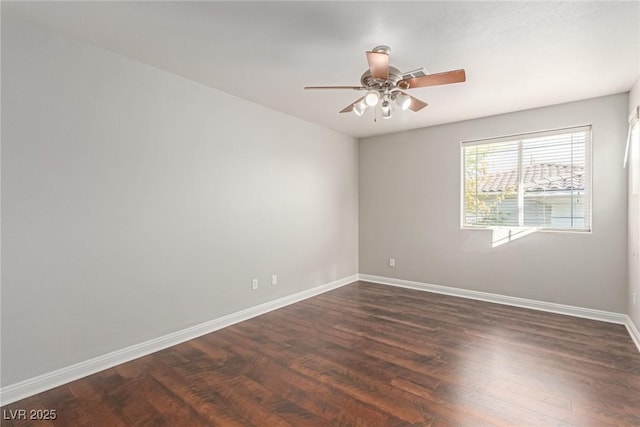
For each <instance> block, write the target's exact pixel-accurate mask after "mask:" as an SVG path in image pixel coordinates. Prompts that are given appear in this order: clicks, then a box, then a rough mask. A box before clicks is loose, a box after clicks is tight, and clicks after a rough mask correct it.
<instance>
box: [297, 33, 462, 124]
mask: <svg viewBox="0 0 640 427" xmlns="http://www.w3.org/2000/svg"><path fill="white" fill-rule="evenodd" d="M390 52H391V48H390V47H389V46H376V47H374V48H373V49H371V51H369V52H367V62H368V63H369V69H368V70H366V71H365V72H364V73H363V74H362V77H360V84H361V85H360V86H306V87H305V89H353V90H362V91H367V93H366V94H365V96H363V97H361V98H359V99H357V100H355V101H354V102H352V103H351V104H349V105H347V106H346V107H345V108H343V109H342V110H340V112H341V113H348V112H350V111H353V112H354V113H355V114H356V115H357V116H362V115H363V114H364V112H365V110H366V109H367V108H369V107H375V106H377V105H378V104H380V109H381V111H382V117H383V118H385V119H388V118H389V117H391V115H392V107H391V105H392V102H395V104H396V105H397V106H398V107H399V108H400V109H401V110H403V111H406V110H412V111H420V110H421V109H423V108H424V107H426V106H427V105H429V104H427V103H426V102H423V101H420V100H419V99H417V98H414V97H413V96H410V95H408V94H407V93H405V92H404V91H405V90H407V89H415V88H419V87H427V86H438V85H446V84H450V83H461V82H464V81H465V80H466V75H465V72H464V70H463V69H460V70H453V71H445V72H443V73H437V74H427V72H426V70H424V68H419V69H417V70H414V71H411V72H408V73H401V72H400V71H399V70H398V69H397V68H396V67H393V66H391V65H389V53H390Z"/></svg>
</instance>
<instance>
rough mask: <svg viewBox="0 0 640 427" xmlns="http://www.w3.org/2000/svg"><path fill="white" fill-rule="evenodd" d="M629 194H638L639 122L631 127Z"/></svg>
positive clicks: (639, 191)
mask: <svg viewBox="0 0 640 427" xmlns="http://www.w3.org/2000/svg"><path fill="white" fill-rule="evenodd" d="M630 141H631V147H630V149H631V194H640V123H638V122H636V123H635V125H633V127H632V128H631V136H630Z"/></svg>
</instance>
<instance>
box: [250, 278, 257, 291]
mask: <svg viewBox="0 0 640 427" xmlns="http://www.w3.org/2000/svg"><path fill="white" fill-rule="evenodd" d="M251 289H252V290H254V291H255V290H256V289H258V279H253V280H252V281H251Z"/></svg>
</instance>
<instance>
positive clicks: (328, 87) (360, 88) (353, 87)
mask: <svg viewBox="0 0 640 427" xmlns="http://www.w3.org/2000/svg"><path fill="white" fill-rule="evenodd" d="M304 88H305V89H307V90H316V89H353V90H364V88H363V87H362V86H305V87H304Z"/></svg>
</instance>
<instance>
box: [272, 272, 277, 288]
mask: <svg viewBox="0 0 640 427" xmlns="http://www.w3.org/2000/svg"><path fill="white" fill-rule="evenodd" d="M271 284H272V285H277V284H278V275H277V274H274V275H272V276H271Z"/></svg>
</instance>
